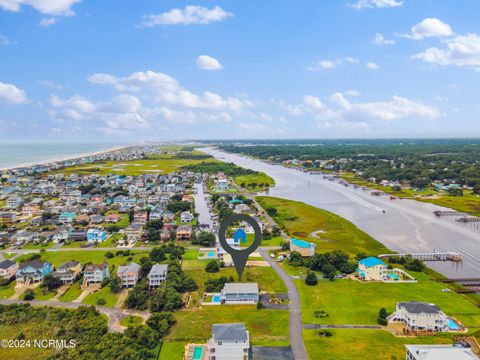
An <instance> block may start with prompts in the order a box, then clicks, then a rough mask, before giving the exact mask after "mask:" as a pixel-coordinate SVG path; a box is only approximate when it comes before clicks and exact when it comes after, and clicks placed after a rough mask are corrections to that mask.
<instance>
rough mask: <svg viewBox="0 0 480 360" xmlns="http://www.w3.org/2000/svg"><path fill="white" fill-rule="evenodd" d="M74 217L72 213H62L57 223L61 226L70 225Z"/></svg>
mask: <svg viewBox="0 0 480 360" xmlns="http://www.w3.org/2000/svg"><path fill="white" fill-rule="evenodd" d="M76 217H77V215H76V214H75V213H74V212H70V211H64V212H62V213H61V214H60V216H59V217H58V222H59V223H60V224H63V225H71V224H73V222H74V221H75V218H76Z"/></svg>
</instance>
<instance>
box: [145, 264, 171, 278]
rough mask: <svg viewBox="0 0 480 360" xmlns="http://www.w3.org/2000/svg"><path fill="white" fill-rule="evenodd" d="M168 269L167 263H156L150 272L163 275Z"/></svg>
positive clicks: (150, 273)
mask: <svg viewBox="0 0 480 360" xmlns="http://www.w3.org/2000/svg"><path fill="white" fill-rule="evenodd" d="M167 271H168V265H167V264H154V265H153V266H152V268H151V269H150V272H149V273H148V276H150V275H162V274H164V273H166V272H167Z"/></svg>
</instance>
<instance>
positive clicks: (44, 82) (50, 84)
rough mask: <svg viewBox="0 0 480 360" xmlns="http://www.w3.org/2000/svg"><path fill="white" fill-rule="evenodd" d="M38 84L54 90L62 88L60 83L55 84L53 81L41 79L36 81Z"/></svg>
mask: <svg viewBox="0 0 480 360" xmlns="http://www.w3.org/2000/svg"><path fill="white" fill-rule="evenodd" d="M38 84H39V85H43V86H47V87H49V88H52V89H56V90H62V89H63V86H62V85H59V84H56V83H54V82H53V81H48V80H41V81H39V82H38Z"/></svg>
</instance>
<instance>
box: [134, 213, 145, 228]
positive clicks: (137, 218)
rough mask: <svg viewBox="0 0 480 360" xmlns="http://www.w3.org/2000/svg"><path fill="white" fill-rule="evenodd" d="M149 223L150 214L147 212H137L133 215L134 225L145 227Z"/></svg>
mask: <svg viewBox="0 0 480 360" xmlns="http://www.w3.org/2000/svg"><path fill="white" fill-rule="evenodd" d="M147 221H148V212H146V211H136V212H135V214H134V215H133V223H134V224H141V225H145V224H146V223H147Z"/></svg>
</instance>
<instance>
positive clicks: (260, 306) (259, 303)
mask: <svg viewBox="0 0 480 360" xmlns="http://www.w3.org/2000/svg"><path fill="white" fill-rule="evenodd" d="M257 309H258V310H260V309H263V303H262V302H261V301H260V300H258V302H257Z"/></svg>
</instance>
